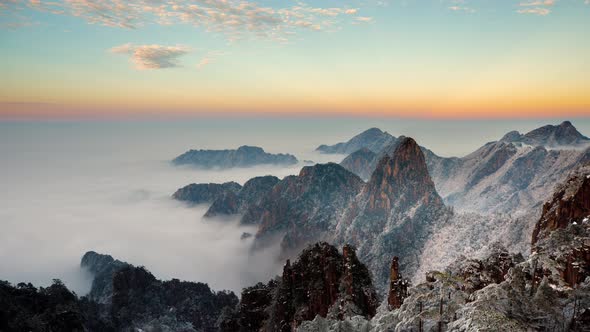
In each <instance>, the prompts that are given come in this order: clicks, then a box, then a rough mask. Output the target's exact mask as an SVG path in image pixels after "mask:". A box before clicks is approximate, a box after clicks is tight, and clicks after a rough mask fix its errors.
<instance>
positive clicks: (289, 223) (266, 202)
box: [241, 163, 364, 252]
mask: <svg viewBox="0 0 590 332" xmlns="http://www.w3.org/2000/svg"><path fill="white" fill-rule="evenodd" d="M363 184H364V183H363V181H362V180H361V179H360V178H359V177H358V176H356V175H355V174H353V173H351V172H349V171H347V170H346V169H344V168H343V167H342V166H340V165H338V164H334V163H328V164H317V165H314V166H306V167H303V168H302V169H301V171H300V172H299V175H296V176H295V175H293V176H287V177H285V178H284V179H283V180H281V181H280V182H278V183H277V184H276V185H275V186H274V187H273V188H272V190H271V191H270V192H268V193H267V194H266V195H265V196H264V197H263V198H262V199H261V200H260V202H259V203H258V204H253V205H250V206H249V207H248V208H247V209H246V213H245V214H244V216H243V217H242V219H241V223H242V224H256V225H258V232H257V234H256V238H255V243H254V244H255V246H256V247H265V246H266V245H267V244H268V243H269V242H270V241H272V240H274V239H276V238H277V237H278V238H279V239H280V241H281V247H282V249H283V250H284V251H285V252H294V251H297V250H300V249H301V248H302V247H304V246H305V245H307V244H309V243H312V242H316V241H318V240H320V239H321V238H323V237H324V236H325V235H326V232H328V231H330V230H332V229H333V226H334V225H335V224H336V222H337V219H338V216H339V215H340V214H341V211H344V209H345V208H346V207H347V206H348V204H349V202H350V201H351V200H352V199H353V197H354V196H356V195H357V194H358V193H359V192H360V190H361V188H362V186H363Z"/></svg>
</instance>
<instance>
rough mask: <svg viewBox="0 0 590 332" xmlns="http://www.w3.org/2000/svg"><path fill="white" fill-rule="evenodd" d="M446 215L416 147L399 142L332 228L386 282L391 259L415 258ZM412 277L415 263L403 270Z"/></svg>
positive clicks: (410, 141)
mask: <svg viewBox="0 0 590 332" xmlns="http://www.w3.org/2000/svg"><path fill="white" fill-rule="evenodd" d="M449 215H450V212H449V211H448V210H447V209H446V208H445V206H444V204H443V202H442V199H441V198H440V196H439V195H438V193H437V192H436V189H435V188H434V183H433V182H432V179H431V178H430V175H429V174H428V169H427V166H426V162H425V159H424V154H423V153H422V151H421V149H420V147H419V146H418V144H416V142H415V141H414V140H413V139H411V138H403V139H402V140H401V141H400V142H399V144H397V146H396V149H395V151H394V152H393V153H392V156H390V155H389V154H387V155H385V156H384V157H383V158H382V159H381V161H380V162H379V165H378V166H377V169H375V171H374V172H373V174H372V176H371V179H370V180H369V182H368V183H367V184H366V185H365V186H364V188H363V190H362V192H361V193H360V194H359V195H358V196H357V197H356V198H355V200H354V201H353V202H352V203H351V205H350V206H349V207H348V208H347V210H346V212H345V213H344V215H343V217H342V219H341V220H340V222H339V224H338V225H337V228H336V233H335V234H336V237H335V239H334V240H335V242H336V243H352V244H354V245H355V246H357V247H358V248H359V256H360V257H361V259H363V260H364V261H366V262H368V264H369V266H370V267H371V268H372V270H373V271H374V273H375V277H376V280H377V285H380V287H384V286H385V285H387V284H388V282H387V280H388V279H389V274H390V273H389V272H390V271H389V263H390V260H391V257H392V256H393V255H397V256H404V257H405V256H413V255H416V254H419V252H420V250H421V248H422V247H423V245H424V243H425V242H426V239H427V238H428V236H429V235H430V233H431V232H432V230H433V228H434V227H435V226H436V225H437V224H439V223H442V222H443V221H444V220H445V219H446V218H448V217H449ZM402 269H403V270H404V271H406V273H407V274H409V275H411V274H413V272H415V271H416V269H417V262H407V263H406V264H404V265H403V266H402Z"/></svg>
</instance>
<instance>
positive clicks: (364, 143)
mask: <svg viewBox="0 0 590 332" xmlns="http://www.w3.org/2000/svg"><path fill="white" fill-rule="evenodd" d="M394 140H395V137H393V136H391V135H390V134H389V133H387V132H383V131H381V129H379V128H371V129H368V130H365V131H363V132H362V133H360V134H358V135H356V136H354V137H353V138H351V139H350V140H348V141H347V142H342V143H337V144H334V145H320V146H318V147H317V148H316V151H319V152H321V153H339V154H350V153H353V152H355V151H358V150H360V149H362V148H368V149H369V150H371V151H373V152H375V153H376V152H379V151H381V150H382V149H383V148H384V147H385V146H387V145H388V144H390V143H391V142H392V141H394Z"/></svg>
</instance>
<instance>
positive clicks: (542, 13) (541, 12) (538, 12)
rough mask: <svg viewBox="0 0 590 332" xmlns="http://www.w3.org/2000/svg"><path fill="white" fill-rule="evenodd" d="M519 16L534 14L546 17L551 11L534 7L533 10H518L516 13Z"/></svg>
mask: <svg viewBox="0 0 590 332" xmlns="http://www.w3.org/2000/svg"><path fill="white" fill-rule="evenodd" d="M516 12H517V13H519V14H534V15H539V16H546V15H549V13H551V10H549V9H547V8H541V7H535V8H526V9H519V10H517V11H516Z"/></svg>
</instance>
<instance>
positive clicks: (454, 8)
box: [449, 6, 475, 13]
mask: <svg viewBox="0 0 590 332" xmlns="http://www.w3.org/2000/svg"><path fill="white" fill-rule="evenodd" d="M449 9H450V10H452V11H455V12H466V13H475V9H473V8H471V7H466V6H449Z"/></svg>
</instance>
